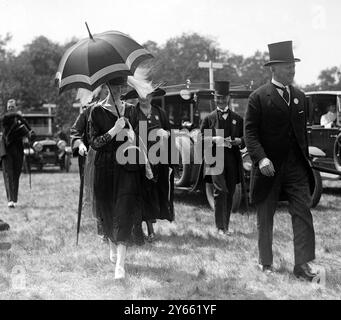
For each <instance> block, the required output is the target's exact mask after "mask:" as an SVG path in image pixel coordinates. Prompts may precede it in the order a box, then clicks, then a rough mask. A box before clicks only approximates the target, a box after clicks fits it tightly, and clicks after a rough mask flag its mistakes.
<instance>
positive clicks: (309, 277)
mask: <svg viewBox="0 0 341 320" xmlns="http://www.w3.org/2000/svg"><path fill="white" fill-rule="evenodd" d="M294 275H295V277H296V278H298V279H301V280H305V281H309V282H311V281H313V279H314V278H315V277H316V276H317V274H316V273H313V272H312V270H311V268H310V266H309V264H308V263H303V264H297V265H295V267H294Z"/></svg>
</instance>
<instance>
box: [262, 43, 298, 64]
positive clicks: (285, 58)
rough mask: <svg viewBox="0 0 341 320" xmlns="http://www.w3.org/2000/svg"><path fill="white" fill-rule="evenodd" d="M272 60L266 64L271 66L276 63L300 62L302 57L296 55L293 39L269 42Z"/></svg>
mask: <svg viewBox="0 0 341 320" xmlns="http://www.w3.org/2000/svg"><path fill="white" fill-rule="evenodd" d="M268 48H269V56H270V60H269V61H268V62H266V63H264V66H265V67H266V66H271V65H273V64H276V63H291V62H299V61H301V60H300V59H297V58H295V57H294V53H293V50H292V41H282V42H276V43H270V44H268Z"/></svg>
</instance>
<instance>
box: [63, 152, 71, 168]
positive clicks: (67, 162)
mask: <svg viewBox="0 0 341 320" xmlns="http://www.w3.org/2000/svg"><path fill="white" fill-rule="evenodd" d="M70 165H71V157H70V155H69V154H67V155H66V156H65V165H64V168H65V172H69V171H70Z"/></svg>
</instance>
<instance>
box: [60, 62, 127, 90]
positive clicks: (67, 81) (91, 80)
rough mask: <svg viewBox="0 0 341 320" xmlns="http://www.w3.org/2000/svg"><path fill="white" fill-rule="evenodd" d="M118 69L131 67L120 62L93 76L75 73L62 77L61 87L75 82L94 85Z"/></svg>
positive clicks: (125, 69) (123, 69) (124, 69)
mask: <svg viewBox="0 0 341 320" xmlns="http://www.w3.org/2000/svg"><path fill="white" fill-rule="evenodd" d="M118 71H129V69H128V67H127V65H126V64H125V63H118V64H114V65H111V66H108V67H105V68H103V69H101V70H99V71H97V72H96V73H94V74H93V75H92V76H91V77H88V76H86V75H84V74H74V75H72V76H69V77H66V78H64V79H62V80H61V83H60V87H59V88H62V87H64V86H66V85H68V84H71V83H74V82H83V83H86V84H89V85H91V86H92V85H93V84H94V83H95V82H96V81H98V80H99V79H101V78H102V77H104V76H105V75H107V74H109V73H113V72H118Z"/></svg>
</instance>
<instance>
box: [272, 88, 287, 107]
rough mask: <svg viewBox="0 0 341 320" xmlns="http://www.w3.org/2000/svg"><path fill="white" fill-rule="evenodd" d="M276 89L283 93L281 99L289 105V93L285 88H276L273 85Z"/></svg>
mask: <svg viewBox="0 0 341 320" xmlns="http://www.w3.org/2000/svg"><path fill="white" fill-rule="evenodd" d="M273 85H274V86H275V87H276V88H277V89H279V90H282V91H283V99H284V100H285V102H286V103H289V92H288V90H287V88H286V87H280V86H276V85H275V84H273Z"/></svg>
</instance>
